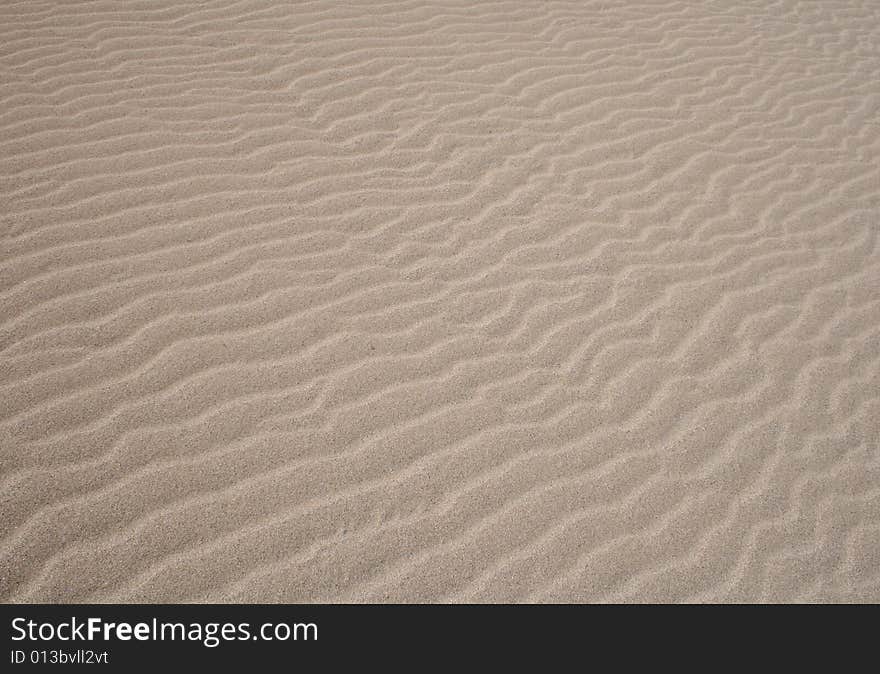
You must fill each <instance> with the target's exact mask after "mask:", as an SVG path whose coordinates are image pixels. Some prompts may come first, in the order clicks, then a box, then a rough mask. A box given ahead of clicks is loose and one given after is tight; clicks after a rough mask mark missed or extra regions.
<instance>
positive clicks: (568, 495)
mask: <svg viewBox="0 0 880 674" xmlns="http://www.w3.org/2000/svg"><path fill="white" fill-rule="evenodd" d="M878 73H880V3H877V2H876V1H875V0H861V1H856V0H816V1H813V2H803V1H799V0H776V1H770V0H751V1H749V0H688V1H671V2H668V1H665V0H664V1H644V0H641V1H639V0H636V1H629V0H579V1H577V2H546V1H541V2H538V1H537V0H536V1H521V2H492V1H484V2H476V1H471V0H468V1H464V0H459V1H454V0H449V1H447V0H438V1H431V2H429V1H423V0H409V1H401V2H381V1H375V2H374V1H362V0H361V1H352V2H338V1H336V0H326V1H321V2H277V1H275V0H200V1H198V2H196V1H190V2H170V1H166V0H158V1H146V0H131V1H126V2H117V1H111V0H95V1H82V2H80V1H42V0H18V1H9V2H3V3H2V5H0V599H2V600H4V601H7V602H10V601H11V602H34V601H36V602H42V601H54V602H73V601H76V602H92V601H132V602H140V601H150V602H179V601H205V600H210V601H221V602H225V601H238V602H252V601H270V602H271V601H309V602H310V601H330V602H336V601H346V602H387V601H394V602H397V601H430V602H434V601H444V602H445V601H480V602H483V601H490V602H495V601H517V602H519V601H691V602H704V601H880V249H878V236H880V76H878Z"/></svg>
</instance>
